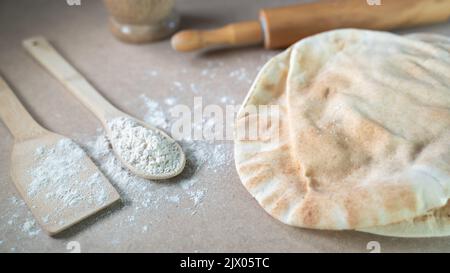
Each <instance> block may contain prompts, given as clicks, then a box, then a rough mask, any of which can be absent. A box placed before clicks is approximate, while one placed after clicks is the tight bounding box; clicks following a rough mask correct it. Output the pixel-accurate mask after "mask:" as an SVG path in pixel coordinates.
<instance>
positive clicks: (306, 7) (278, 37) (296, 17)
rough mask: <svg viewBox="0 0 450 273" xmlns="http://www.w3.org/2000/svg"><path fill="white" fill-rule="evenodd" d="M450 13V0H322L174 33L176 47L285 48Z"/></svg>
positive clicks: (441, 18) (435, 19)
mask: <svg viewBox="0 0 450 273" xmlns="http://www.w3.org/2000/svg"><path fill="white" fill-rule="evenodd" d="M449 17H450V0H322V1H315V2H312V3H307V4H297V5H290V6H285V7H278V8H269V9H262V10H261V11H260V13H259V21H247V22H238V23H233V24H229V25H227V26H224V27H222V28H218V29H212V30H184V31H180V32H179V33H177V34H175V35H174V36H173V38H172V47H173V48H174V49H175V50H178V51H193V50H197V49H201V48H207V47H214V46H245V45H253V44H264V47H265V48H269V49H274V48H284V47H288V46H290V45H292V44H293V43H295V42H296V41H298V40H300V39H302V38H305V37H307V36H310V35H313V34H317V33H319V32H322V31H327V30H332V29H337V28H365V29H374V30H392V29H399V28H406V27H414V26H419V25H426V24H434V23H439V22H444V21H446V20H448V18H449Z"/></svg>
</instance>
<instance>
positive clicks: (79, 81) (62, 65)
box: [23, 37, 119, 122]
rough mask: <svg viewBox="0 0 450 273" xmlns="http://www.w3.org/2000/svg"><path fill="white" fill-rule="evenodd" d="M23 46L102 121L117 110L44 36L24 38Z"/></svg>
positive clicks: (113, 114)
mask: <svg viewBox="0 0 450 273" xmlns="http://www.w3.org/2000/svg"><path fill="white" fill-rule="evenodd" d="M23 46H24V47H25V49H26V50H27V51H28V52H29V53H30V54H31V56H33V57H34V58H35V59H36V60H37V61H38V62H39V63H40V64H41V65H42V66H43V67H45V68H46V69H47V70H48V71H49V72H50V73H51V74H52V75H53V76H54V77H55V78H57V79H58V80H59V81H60V82H61V83H62V84H63V85H64V86H65V87H66V88H67V89H68V90H69V91H70V92H71V93H72V94H73V95H75V97H76V98H78V99H79V100H80V101H81V102H82V103H83V104H84V105H85V106H86V107H87V108H88V109H89V110H91V111H92V112H93V113H94V114H95V115H96V116H97V117H98V118H99V119H100V120H101V121H102V122H104V121H106V120H107V119H108V117H110V116H115V115H116V114H117V113H118V112H119V110H117V109H116V108H115V107H114V106H112V105H111V103H109V102H108V101H107V100H106V99H105V98H103V97H102V96H101V95H100V94H99V93H98V92H97V90H96V89H95V88H94V87H93V86H92V85H91V84H90V83H89V82H88V81H87V80H86V79H85V78H84V77H83V76H82V75H81V74H80V73H79V72H78V71H77V70H76V69H75V68H74V67H73V66H72V65H71V64H69V63H68V62H67V61H66V60H65V59H64V58H63V57H62V56H61V55H60V54H59V53H58V52H57V51H56V49H55V48H53V46H52V45H51V44H50V43H49V42H48V41H47V40H46V39H45V38H44V37H33V38H30V39H27V40H24V41H23Z"/></svg>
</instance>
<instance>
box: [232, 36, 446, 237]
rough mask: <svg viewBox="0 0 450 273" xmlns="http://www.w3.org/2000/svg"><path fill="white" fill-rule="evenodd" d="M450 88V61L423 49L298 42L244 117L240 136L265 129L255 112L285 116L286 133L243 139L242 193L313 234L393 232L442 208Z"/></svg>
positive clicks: (257, 89) (258, 85)
mask: <svg viewBox="0 0 450 273" xmlns="http://www.w3.org/2000/svg"><path fill="white" fill-rule="evenodd" d="M449 77H450V53H449V51H448V50H446V49H445V47H442V46H436V45H433V44H431V43H428V42H423V41H420V40H416V39H410V38H406V37H401V36H397V35H394V34H390V33H384V32H376V31H364V30H352V29H347V30H337V31H331V32H326V33H322V34H319V35H316V36H313V37H310V38H307V39H304V40H302V41H300V42H298V43H297V44H295V45H294V46H292V47H291V48H290V49H288V50H286V51H285V52H283V53H281V54H280V55H278V56H276V57H275V58H274V59H272V60H271V61H269V62H268V63H267V64H266V65H265V66H264V68H263V69H262V70H261V72H260V73H259V75H258V76H257V78H256V80H255V82H254V83H253V85H252V87H251V90H250V92H249V94H248V96H247V98H246V99H245V101H244V104H243V108H242V109H241V111H240V112H239V114H238V117H237V123H236V128H237V131H238V132H239V131H241V130H244V131H245V130H247V129H246V125H248V123H250V124H251V123H252V122H256V121H257V120H258V118H259V114H258V113H256V114H255V113H247V112H246V111H245V109H246V107H248V106H251V105H253V106H260V105H279V107H280V113H279V116H280V122H279V128H277V130H274V129H273V128H271V126H270V124H269V126H267V127H263V128H262V130H261V131H262V133H261V134H260V135H259V138H258V139H256V140H250V139H246V138H243V139H241V138H238V137H237V138H236V139H235V161H236V167H237V170H238V173H239V176H240V178H241V181H242V183H243V185H244V186H245V187H246V188H247V190H248V191H249V192H250V193H251V194H252V195H253V196H254V197H255V199H256V200H257V201H258V202H259V204H260V205H261V206H262V207H263V208H264V209H265V210H266V211H267V212H268V213H269V214H270V215H272V216H273V217H275V218H277V219H279V220H280V221H282V222H284V223H286V224H289V225H293V226H299V227H307V228H317V229H365V228H369V227H374V226H385V225H388V224H393V223H399V222H401V221H403V220H405V219H413V218H415V217H418V216H421V215H426V214H427V213H428V212H429V211H431V210H433V209H435V208H441V207H443V206H444V205H446V204H447V200H448V199H449V197H450V153H449V151H450V142H449V139H450V78H449ZM275 131H276V132H275ZM275 133H277V136H278V137H277V138H275V137H274V138H271V136H273V135H274V134H275Z"/></svg>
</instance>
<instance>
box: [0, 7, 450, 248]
mask: <svg viewBox="0 0 450 273" xmlns="http://www.w3.org/2000/svg"><path fill="white" fill-rule="evenodd" d="M276 2H277V3H275V1H269V0H264V1H262V0H244V1H242V0H239V1H238V0H233V1H220V0H216V1H211V0H181V1H178V2H177V8H178V10H179V11H180V13H181V14H182V15H183V19H182V26H183V27H192V26H195V27H213V26H219V25H221V24H224V23H227V22H230V21H234V20H244V19H248V18H255V17H256V15H257V10H258V9H259V8H261V7H265V6H273V5H275V4H282V3H293V2H299V1H276ZM106 19H107V15H106V12H105V11H104V8H103V6H102V3H101V1H96V0H82V5H81V6H80V7H70V6H68V5H67V4H66V3H65V1H63V0H53V1H50V0H2V1H0V73H1V74H2V75H3V76H4V77H5V78H6V79H7V81H8V82H9V83H10V85H11V86H12V87H13V89H14V90H15V92H16V94H17V95H18V96H19V98H20V99H21V100H22V101H23V103H24V104H25V106H26V107H27V108H28V109H29V111H30V112H31V113H32V115H33V116H34V117H35V118H36V120H37V121H38V122H40V123H41V124H42V125H43V126H45V127H46V128H48V129H50V130H53V131H55V132H58V133H61V134H64V135H67V136H69V137H72V138H73V139H75V140H76V141H77V142H79V143H80V144H82V145H84V144H85V143H86V142H87V141H89V140H92V139H95V137H96V136H97V135H98V134H99V132H98V131H97V129H98V128H100V126H101V125H100V123H99V121H98V120H96V118H95V117H94V116H93V115H92V114H91V113H90V112H89V111H88V110H87V109H85V108H84V107H83V106H82V105H81V104H80V103H79V102H78V101H77V100H75V99H74V98H73V97H72V96H71V95H70V94H69V93H68V92H67V91H66V90H64V88H63V87H62V86H61V85H60V84H59V83H58V82H57V81H56V80H54V79H53V78H52V77H51V76H49V74H48V73H47V72H46V71H45V70H44V69H42V68H41V67H40V66H39V65H37V64H36V63H35V62H34V61H33V60H32V59H31V58H30V57H29V56H28V55H27V54H26V52H25V51H24V50H23V49H22V47H21V40H22V39H24V38H27V37H29V36H32V35H36V34H41V35H44V36H46V37H47V38H48V39H49V40H50V41H51V42H52V43H53V44H54V45H55V47H57V48H58V50H60V51H61V52H62V53H63V54H64V55H65V56H66V57H67V58H68V59H69V60H70V61H71V62H72V63H73V64H74V65H75V66H76V67H78V68H79V70H80V71H81V72H82V73H83V74H84V75H85V76H86V77H87V78H88V79H89V80H90V81H91V82H92V83H93V84H94V86H96V87H97V88H98V89H99V91H100V92H101V93H102V94H103V95H104V96H105V97H106V98H107V99H109V100H110V101H111V102H113V103H114V104H115V105H116V106H118V107H119V108H121V109H122V110H124V111H126V112H129V113H130V114H133V115H135V116H137V117H139V118H142V119H143V118H145V115H148V114H149V113H148V108H146V106H145V103H144V102H143V100H142V96H146V97H148V98H151V99H153V100H155V101H157V102H159V103H161V104H163V101H164V98H165V97H167V96H171V97H176V98H177V99H178V101H177V102H178V103H184V104H187V105H192V98H193V96H194V93H193V92H192V90H191V89H190V88H188V87H189V86H191V85H192V84H194V85H196V86H198V89H199V91H198V95H201V96H202V97H203V100H204V104H207V103H219V102H220V100H221V98H223V97H224V96H226V98H227V99H228V100H230V99H231V100H235V101H236V102H237V103H240V102H241V101H242V100H243V98H244V96H245V95H246V93H247V90H248V88H249V86H250V84H251V80H252V79H253V78H254V76H255V75H256V73H257V69H258V68H260V67H261V65H263V64H264V63H265V61H266V60H267V59H268V58H270V57H271V56H273V55H275V54H276V53H277V52H276V51H265V50H263V49H261V48H258V47H251V48H245V49H240V50H226V51H220V52H206V53H205V52H204V53H192V54H180V53H176V52H174V51H172V50H171V48H170V46H169V43H168V41H163V42H158V43H154V44H148V45H141V46H133V45H127V44H123V43H120V42H118V41H116V40H115V39H114V38H113V37H112V36H111V34H110V33H109V32H108V30H107V25H106ZM414 31H426V32H435V33H441V34H445V35H450V23H447V24H441V25H437V26H430V27H423V28H419V29H414V30H409V31H408V32H414ZM155 71H156V72H155ZM155 73H157V75H156V76H155ZM174 81H177V82H180V83H181V84H182V86H185V87H183V88H181V90H179V88H178V87H177V86H176V84H175V85H174ZM12 145H13V139H12V137H11V135H10V134H9V132H8V130H7V128H6V127H5V126H4V125H3V123H0V251H1V252H30V251H37V252H43V251H52V252H67V251H68V250H67V249H66V246H67V243H68V242H70V241H77V242H79V243H80V245H81V251H83V252H95V251H107V252H114V251H146V252H156V251H161V252H172V251H189V252H190V251H199V252H205V251H206V252H222V251H237V252H247V251H256V252H268V251H270V252H279V251H281V252H288V251H289V252H291V251H292V252H303V251H312V252H322V251H325V252H331V251H333V252H336V251H337V252H341V251H344V252H349V251H352V252H353V251H355V252H367V251H368V250H367V249H366V245H367V243H368V242H369V241H378V242H380V244H381V250H382V251H424V252H429V251H446V252H448V251H450V238H439V239H399V238H386V237H380V236H375V235H369V234H364V233H359V232H331V231H313V230H304V229H299V228H294V227H289V226H286V225H283V224H282V223H279V222H278V221H276V220H274V219H272V218H271V217H270V216H269V215H268V214H266V213H265V212H264V211H263V210H262V209H261V208H260V207H259V206H258V204H257V203H256V201H255V200H253V199H252V197H251V196H250V195H249V194H248V193H247V192H246V190H245V189H244V188H243V187H242V185H241V183H240V181H239V178H238V176H237V174H236V171H235V169H234V164H233V162H232V158H228V159H227V163H226V164H223V166H220V167H217V166H216V167H215V170H212V169H209V168H206V167H205V168H200V169H199V170H198V171H197V172H195V173H194V174H193V176H192V177H191V179H192V178H195V179H196V185H195V187H199V188H201V189H203V190H204V191H205V192H206V194H205V196H204V198H203V199H202V201H201V203H200V204H199V205H198V206H195V207H194V206H193V205H192V202H191V201H192V199H189V197H186V196H185V195H183V192H181V191H182V190H180V187H178V186H177V185H176V184H177V180H176V179H175V180H174V181H171V182H167V183H166V184H164V183H159V184H155V182H151V181H146V182H142V181H141V183H148V184H149V185H150V190H151V189H157V190H155V191H154V193H156V194H171V191H173V192H180V196H181V198H180V202H169V201H167V202H164V200H166V199H164V198H163V197H162V196H159V200H163V201H159V203H158V206H155V207H152V206H150V207H148V208H145V209H144V208H140V207H139V206H138V205H139V204H138V202H137V201H136V200H137V199H136V200H135V199H134V196H137V195H136V193H129V192H127V191H126V189H125V190H123V191H122V194H123V195H124V196H125V199H126V200H127V201H126V202H125V203H124V205H123V206H121V207H118V208H115V209H112V210H110V211H109V212H107V213H103V214H102V215H101V216H99V217H95V218H92V219H90V220H88V221H86V222H85V223H83V224H81V225H79V226H77V227H75V228H73V229H72V230H69V231H68V232H66V233H64V234H63V235H61V236H60V237H59V238H51V237H48V236H47V235H46V234H45V233H44V232H42V231H40V230H39V228H37V227H34V228H33V229H32V230H26V229H24V228H23V225H24V223H25V222H27V221H30V220H31V219H32V218H31V215H30V213H29V212H28V210H27V208H26V207H25V206H24V205H23V204H22V203H21V202H20V201H18V199H15V198H14V197H16V198H19V196H18V193H17V191H16V190H15V188H14V185H13V183H12V181H11V179H10V176H9V166H10V161H9V156H10V152H11V148H12ZM222 145H224V146H223V147H225V149H226V151H227V153H226V154H231V153H232V147H233V146H232V143H231V142H227V143H225V144H222ZM217 156H221V155H220V154H217ZM112 182H113V185H116V182H114V181H112ZM140 194H142V192H141V193H140ZM136 198H138V197H136ZM139 198H140V197H139ZM19 199H20V198H19ZM169 199H170V198H169ZM172 201H173V200H172ZM145 226H146V227H147V229H145V228H144V227H145Z"/></svg>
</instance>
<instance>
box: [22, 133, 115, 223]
mask: <svg viewBox="0 0 450 273" xmlns="http://www.w3.org/2000/svg"><path fill="white" fill-rule="evenodd" d="M85 156H86V154H85V152H84V151H83V150H82V149H81V148H80V147H79V146H78V145H77V144H75V143H74V142H73V141H72V140H70V139H61V140H59V141H58V142H57V143H56V145H54V146H49V147H46V146H41V147H38V148H37V149H36V151H35V157H36V161H35V166H34V167H33V168H32V169H30V170H29V175H30V176H31V183H30V184H29V185H28V188H27V194H28V196H29V197H30V198H31V199H32V200H33V199H35V200H46V201H47V204H48V205H49V207H51V209H50V210H49V214H48V215H46V216H44V217H43V218H42V219H40V220H41V221H42V222H43V223H56V222H55V221H56V219H58V218H59V217H60V216H61V215H62V214H63V213H65V212H66V211H67V210H72V209H75V208H85V207H86V206H89V205H97V206H101V205H103V204H104V203H105V202H106V200H107V199H108V192H107V190H106V189H105V188H104V184H103V178H102V176H101V174H100V173H99V172H97V171H96V172H94V173H91V174H89V176H88V178H87V179H84V180H80V179H79V177H80V173H82V172H84V171H86V167H85V161H84V160H85ZM58 224H60V225H63V224H64V223H62V222H60V223H58ZM28 226H30V225H26V226H24V228H25V227H28Z"/></svg>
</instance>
